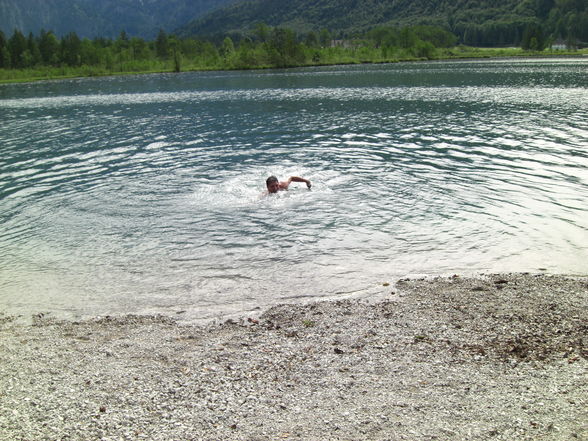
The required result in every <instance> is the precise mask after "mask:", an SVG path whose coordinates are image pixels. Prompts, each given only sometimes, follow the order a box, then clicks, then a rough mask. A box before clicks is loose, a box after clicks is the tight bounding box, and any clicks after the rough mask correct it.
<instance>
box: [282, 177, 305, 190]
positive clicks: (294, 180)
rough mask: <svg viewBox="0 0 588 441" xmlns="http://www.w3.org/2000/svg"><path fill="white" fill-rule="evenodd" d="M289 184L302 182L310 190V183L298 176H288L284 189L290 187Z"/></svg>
mask: <svg viewBox="0 0 588 441" xmlns="http://www.w3.org/2000/svg"><path fill="white" fill-rule="evenodd" d="M290 182H304V183H305V184H306V186H307V187H308V188H310V181H309V180H308V179H304V178H300V177H298V176H290V177H289V178H288V182H287V183H286V188H288V185H290Z"/></svg>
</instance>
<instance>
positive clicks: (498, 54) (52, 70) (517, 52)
mask: <svg viewBox="0 0 588 441" xmlns="http://www.w3.org/2000/svg"><path fill="white" fill-rule="evenodd" d="M586 56H588V48H586V49H580V50H576V51H568V50H545V51H540V52H539V51H535V52H533V51H523V50H522V49H519V48H471V50H466V51H463V52H462V53H460V54H458V55H451V56H449V55H447V56H443V55H442V56H439V57H434V58H403V59H390V60H381V59H378V60H375V59H374V60H361V61H342V62H333V63H309V64H301V65H292V66H287V67H277V66H253V67H251V68H243V67H239V68H227V67H223V66H212V67H206V68H201V67H191V66H190V65H189V64H188V65H187V67H185V68H182V69H181V71H180V72H177V71H176V70H175V69H174V67H173V66H172V65H171V63H170V65H169V66H168V67H166V68H164V69H153V70H137V71H116V70H106V69H103V68H100V67H92V66H81V67H79V68H69V67H68V68H66V69H65V68H59V67H41V68H38V69H28V70H24V71H18V70H17V71H11V70H6V69H0V84H16V83H31V82H39V81H52V80H66V79H75V78H93V77H112V76H129V75H149V74H171V73H185V72H215V71H247V70H270V69H294V68H303V67H326V66H353V65H359V64H396V63H408V62H419V61H451V60H455V61H457V60H487V59H508V58H516V59H521V58H529V59H533V58H565V57H572V58H575V57H578V58H583V57H586ZM65 70H67V71H68V72H69V73H67V74H60V72H64V71H65ZM12 72H14V74H13V75H12V74H11V73H12ZM7 76H8V78H6V77H7Z"/></svg>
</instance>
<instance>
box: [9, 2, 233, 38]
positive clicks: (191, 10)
mask: <svg viewBox="0 0 588 441" xmlns="http://www.w3.org/2000/svg"><path fill="white" fill-rule="evenodd" d="M232 1H234V0H0V30H2V31H4V33H5V34H6V35H11V34H12V33H13V31H14V29H19V30H20V31H21V32H23V33H25V34H27V33H29V32H33V33H34V34H37V33H38V32H39V31H40V30H41V29H45V30H52V31H54V32H55V33H56V34H57V35H65V34H67V33H68V32H72V31H73V32H76V33H77V34H78V35H79V36H80V37H89V38H93V37H115V36H117V35H119V33H120V32H121V31H122V30H124V31H125V32H126V33H127V34H128V35H130V36H139V37H143V38H148V39H152V38H154V37H155V35H156V34H157V32H158V31H159V29H161V28H162V29H164V30H166V31H172V30H174V29H176V28H178V27H180V26H182V25H184V24H186V23H187V22H189V21H190V20H193V19H195V18H197V17H199V16H202V15H203V14H205V13H207V12H210V11H212V10H214V9H217V8H219V7H221V6H224V5H227V4H229V3H231V2H232Z"/></svg>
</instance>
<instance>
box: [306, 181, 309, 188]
mask: <svg viewBox="0 0 588 441" xmlns="http://www.w3.org/2000/svg"><path fill="white" fill-rule="evenodd" d="M306 186H307V187H308V189H309V190H310V181H306Z"/></svg>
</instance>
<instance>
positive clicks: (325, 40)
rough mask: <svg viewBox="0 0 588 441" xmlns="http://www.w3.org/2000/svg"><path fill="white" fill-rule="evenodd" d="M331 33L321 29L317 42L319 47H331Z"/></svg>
mask: <svg viewBox="0 0 588 441" xmlns="http://www.w3.org/2000/svg"><path fill="white" fill-rule="evenodd" d="M331 40H332V38H331V33H330V32H329V30H328V29H322V30H321V32H320V34H319V41H320V43H321V47H329V46H331Z"/></svg>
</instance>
